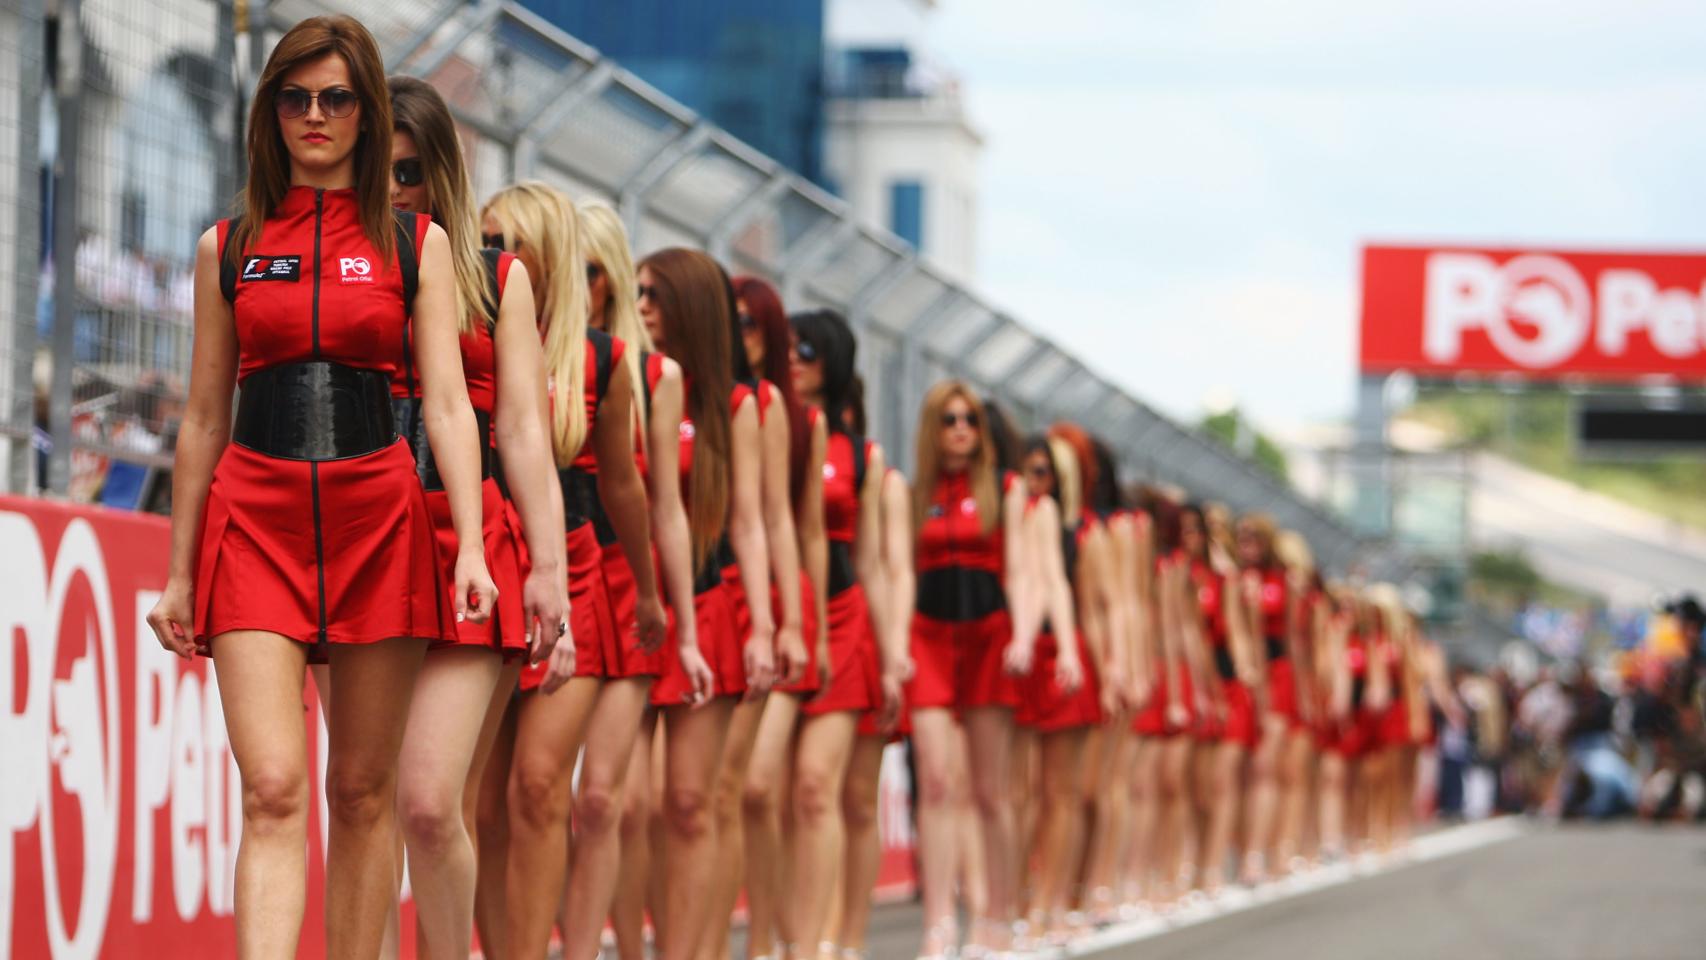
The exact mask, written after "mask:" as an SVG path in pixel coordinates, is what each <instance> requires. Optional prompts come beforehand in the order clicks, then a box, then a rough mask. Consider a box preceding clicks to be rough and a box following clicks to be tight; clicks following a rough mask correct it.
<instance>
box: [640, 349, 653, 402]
mask: <svg viewBox="0 0 1706 960" xmlns="http://www.w3.org/2000/svg"><path fill="white" fill-rule="evenodd" d="M651 370H652V352H651V351H650V350H641V351H640V390H641V391H642V392H644V393H645V395H646V409H647V410H650V409H651V408H652V374H651Z"/></svg>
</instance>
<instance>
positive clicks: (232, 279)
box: [215, 216, 243, 303]
mask: <svg viewBox="0 0 1706 960" xmlns="http://www.w3.org/2000/svg"><path fill="white" fill-rule="evenodd" d="M242 222H243V218H242V217H240V216H237V217H232V218H231V219H229V220H227V221H225V240H224V242H222V243H220V245H219V292H220V293H223V294H225V302H226V303H236V302H237V264H236V263H234V262H232V260H231V258H230V256H229V254H230V247H231V235H232V234H233V233H236V232H237V226H238V225H239V224H241V223H242ZM215 229H217V227H216V228H215Z"/></svg>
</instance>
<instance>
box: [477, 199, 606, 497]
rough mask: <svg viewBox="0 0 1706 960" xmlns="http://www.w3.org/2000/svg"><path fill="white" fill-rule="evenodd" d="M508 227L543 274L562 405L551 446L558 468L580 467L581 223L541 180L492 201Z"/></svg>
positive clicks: (541, 305)
mask: <svg viewBox="0 0 1706 960" xmlns="http://www.w3.org/2000/svg"><path fill="white" fill-rule="evenodd" d="M484 212H485V213H486V214H488V215H490V216H491V218H492V219H493V220H496V221H497V222H498V225H499V226H500V227H502V228H503V235H504V239H505V240H506V241H507V242H508V243H509V245H510V247H511V248H512V249H511V252H512V253H513V252H517V251H519V250H521V249H522V248H523V247H526V248H528V250H529V251H530V253H531V254H532V257H533V260H534V262H535V263H537V264H538V267H539V272H540V273H541V274H543V276H535V277H532V278H531V279H532V281H533V284H534V289H535V290H537V291H538V292H539V295H538V296H537V297H536V298H535V300H536V306H537V308H538V310H539V329H540V330H541V331H542V332H543V333H544V335H545V371H546V373H547V374H549V375H550V377H551V385H552V390H553V391H555V396H556V402H555V403H553V404H551V447H552V449H553V450H554V451H555V452H556V457H557V466H559V467H566V466H568V465H569V464H571V463H573V462H574V459H575V455H576V454H578V453H580V449H581V445H582V444H584V443H585V442H586V434H587V422H586V403H585V401H584V400H583V399H582V398H583V397H584V396H585V395H586V313H587V294H586V269H585V268H584V266H583V265H582V259H581V245H580V219H579V218H578V217H576V216H575V208H574V205H573V204H571V203H569V198H568V197H565V196H563V194H562V191H560V190H558V189H557V188H556V187H553V186H551V185H550V184H547V183H544V182H542V181H539V180H527V181H523V182H522V183H516V184H511V185H510V186H507V187H505V188H503V189H502V190H499V191H498V192H497V193H495V194H493V195H492V198H491V199H490V200H487V201H486V206H485V211H484Z"/></svg>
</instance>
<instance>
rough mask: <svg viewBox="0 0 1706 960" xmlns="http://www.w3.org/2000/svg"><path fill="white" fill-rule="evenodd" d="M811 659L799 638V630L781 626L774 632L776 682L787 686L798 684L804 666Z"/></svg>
mask: <svg viewBox="0 0 1706 960" xmlns="http://www.w3.org/2000/svg"><path fill="white" fill-rule="evenodd" d="M810 660H811V658H810V656H809V655H808V654H807V653H806V641H805V639H804V638H802V637H801V636H800V628H799V627H798V626H794V625H790V624H786V623H784V624H782V626H781V628H780V629H779V630H777V631H776V682H777V683H779V684H782V685H783V686H787V685H790V684H794V683H798V682H799V680H800V678H801V677H803V676H805V675H806V666H807V664H808V663H809V662H810Z"/></svg>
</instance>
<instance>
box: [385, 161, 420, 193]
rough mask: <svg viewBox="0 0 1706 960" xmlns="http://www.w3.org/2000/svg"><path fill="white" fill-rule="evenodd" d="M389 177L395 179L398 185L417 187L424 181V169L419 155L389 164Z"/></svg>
mask: <svg viewBox="0 0 1706 960" xmlns="http://www.w3.org/2000/svg"><path fill="white" fill-rule="evenodd" d="M391 179H393V180H395V181H397V186H399V187H418V186H420V185H421V184H423V183H425V182H426V170H425V169H423V168H422V167H421V158H420V157H410V158H408V159H407V160H398V161H397V162H396V163H393V164H391Z"/></svg>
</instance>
